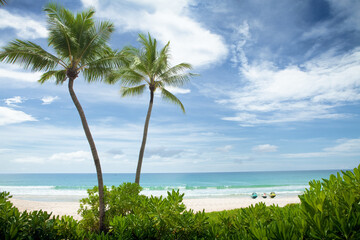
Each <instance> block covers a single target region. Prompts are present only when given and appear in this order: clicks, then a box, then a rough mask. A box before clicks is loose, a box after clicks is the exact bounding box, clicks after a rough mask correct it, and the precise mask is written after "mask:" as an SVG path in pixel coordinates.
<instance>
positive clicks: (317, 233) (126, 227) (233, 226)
mask: <svg viewBox="0 0 360 240" xmlns="http://www.w3.org/2000/svg"><path fill="white" fill-rule="evenodd" d="M359 190H360V165H359V166H358V168H355V169H354V170H353V171H346V172H342V174H340V173H338V174H337V175H336V176H335V175H331V176H330V178H329V179H323V181H321V182H320V181H315V180H314V181H311V182H310V188H309V189H306V191H305V192H304V194H303V195H301V196H299V197H300V200H301V204H290V205H287V206H285V207H278V206H270V207H267V206H265V204H263V203H260V204H256V205H255V206H250V207H248V208H243V209H235V210H230V211H222V212H212V213H204V212H197V213H194V212H193V211H191V210H190V211H188V210H186V209H185V206H184V204H183V203H182V200H183V194H180V193H179V191H174V190H173V191H172V192H171V193H170V192H168V196H167V197H166V198H163V197H146V196H144V195H140V191H141V187H140V186H139V185H138V184H135V183H133V184H132V183H124V184H122V185H121V186H119V187H114V186H113V187H112V188H111V189H107V188H105V191H104V196H105V204H106V208H107V213H108V214H107V215H106V220H105V226H106V228H107V233H104V232H102V233H99V229H98V227H97V226H98V222H99V210H98V209H99V201H98V195H97V187H95V188H94V189H91V190H89V191H88V193H89V197H88V198H85V199H82V200H81V207H80V209H79V213H80V214H81V216H82V217H83V219H82V220H80V221H76V220H74V219H73V218H72V217H68V216H63V217H61V218H60V217H52V218H51V216H50V214H48V213H46V212H43V211H34V212H30V213H28V212H23V213H20V212H19V210H18V209H17V208H15V207H14V206H13V205H12V203H11V202H10V201H9V198H10V196H9V193H5V192H2V193H0V239H287V240H289V239H360V191H359Z"/></svg>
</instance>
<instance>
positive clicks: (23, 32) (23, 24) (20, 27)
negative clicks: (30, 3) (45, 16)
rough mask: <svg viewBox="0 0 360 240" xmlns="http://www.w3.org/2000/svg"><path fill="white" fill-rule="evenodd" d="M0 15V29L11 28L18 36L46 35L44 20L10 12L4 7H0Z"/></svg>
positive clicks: (33, 36) (39, 36)
mask: <svg viewBox="0 0 360 240" xmlns="http://www.w3.org/2000/svg"><path fill="white" fill-rule="evenodd" d="M0 16H1V18H0V29H5V28H13V29H15V30H16V36H17V37H19V38H25V39H29V38H30V39H36V38H46V37H47V35H48V31H47V29H46V27H45V22H42V21H38V20H36V19H34V18H32V17H29V16H22V15H17V14H12V13H10V12H8V11H7V10H5V9H0Z"/></svg>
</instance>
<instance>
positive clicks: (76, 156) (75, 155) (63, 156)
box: [49, 151, 92, 162]
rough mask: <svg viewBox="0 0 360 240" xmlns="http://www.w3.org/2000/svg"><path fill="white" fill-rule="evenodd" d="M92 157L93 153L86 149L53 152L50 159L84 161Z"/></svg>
mask: <svg viewBox="0 0 360 240" xmlns="http://www.w3.org/2000/svg"><path fill="white" fill-rule="evenodd" d="M91 159H92V157H91V153H90V152H89V151H88V152H85V151H76V152H69V153H55V154H53V155H52V156H51V157H50V158H49V160H50V161H61V162H63V161H66V162H68V161H70V162H83V161H90V160H91Z"/></svg>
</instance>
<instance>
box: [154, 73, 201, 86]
mask: <svg viewBox="0 0 360 240" xmlns="http://www.w3.org/2000/svg"><path fill="white" fill-rule="evenodd" d="M194 76H197V75H196V74H193V73H184V74H177V75H172V76H169V77H168V76H162V77H161V78H160V77H159V79H161V81H162V82H164V84H165V85H166V86H173V87H182V86H184V85H185V84H186V83H188V82H189V81H190V77H194Z"/></svg>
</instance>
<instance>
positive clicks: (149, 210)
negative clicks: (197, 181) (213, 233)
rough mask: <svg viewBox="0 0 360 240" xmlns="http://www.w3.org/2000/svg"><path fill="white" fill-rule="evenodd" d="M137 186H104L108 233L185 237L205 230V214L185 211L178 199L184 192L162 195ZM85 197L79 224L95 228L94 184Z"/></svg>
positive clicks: (138, 237) (147, 237) (202, 233)
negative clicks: (147, 191)
mask: <svg viewBox="0 0 360 240" xmlns="http://www.w3.org/2000/svg"><path fill="white" fill-rule="evenodd" d="M140 191H141V187H139V186H138V184H135V183H124V184H122V185H120V186H119V187H114V186H113V187H112V188H111V190H108V189H107V188H106V189H104V196H105V198H104V200H105V205H106V220H105V224H106V226H107V228H108V230H109V231H110V233H111V234H112V235H113V236H115V237H116V238H121V239H189V238H190V237H191V236H193V237H194V238H195V236H196V237H203V236H206V234H207V232H208V231H207V225H208V222H207V217H206V215H205V213H204V212H198V213H194V212H193V211H192V210H190V211H186V210H185V209H186V207H185V205H184V204H183V203H182V200H183V197H184V194H180V193H179V191H174V190H173V191H172V192H171V193H170V192H168V196H167V197H166V198H163V197H162V196H161V197H153V196H151V197H146V196H144V195H140V194H139V193H140ZM88 194H89V197H88V198H84V199H82V200H81V201H80V202H81V205H80V209H79V214H81V216H82V217H83V218H82V220H81V221H80V225H81V227H82V228H83V229H85V230H86V231H89V232H96V231H97V226H98V218H99V217H98V216H99V210H98V209H99V206H98V195H97V188H96V187H95V188H93V189H91V190H88Z"/></svg>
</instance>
